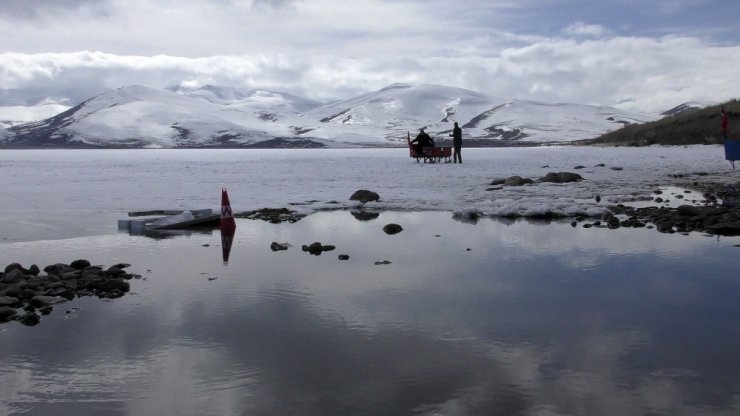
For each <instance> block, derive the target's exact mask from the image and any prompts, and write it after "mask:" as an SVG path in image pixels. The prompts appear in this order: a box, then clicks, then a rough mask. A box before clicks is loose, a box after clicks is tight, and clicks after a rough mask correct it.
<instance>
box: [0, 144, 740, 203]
mask: <svg viewBox="0 0 740 416" xmlns="http://www.w3.org/2000/svg"><path fill="white" fill-rule="evenodd" d="M463 159H464V163H463V164H461V165H460V164H419V163H416V162H414V161H413V160H412V159H410V158H409V157H408V150H407V149H405V148H397V149H322V150H233V149H225V150H204V149H199V150H182V149H181V150H4V151H0V188H2V189H3V190H4V191H5V197H3V198H0V209H2V210H4V211H6V212H14V211H17V212H22V211H26V212H28V211H34V210H39V211H43V210H51V211H58V212H75V211H76V210H87V211H131V210H150V209H190V208H192V207H203V206H206V207H212V208H214V209H219V202H220V191H221V188H222V187H226V188H227V189H228V191H229V196H230V197H231V204H232V208H233V209H234V211H236V212H239V211H247V210H254V209H259V208H264V207H274V208H277V207H288V208H290V209H294V210H298V211H300V212H307V213H310V212H315V211H317V210H324V209H336V208H350V207H357V206H358V205H361V204H359V203H357V202H355V201H349V196H350V195H351V194H352V193H353V192H354V191H356V190H358V189H369V190H372V191H375V192H377V193H379V194H380V197H381V200H380V202H377V203H375V202H370V203H368V204H367V205H366V208H368V209H375V208H377V209H388V210H401V211H409V210H433V211H438V210H441V211H449V212H451V213H452V212H458V213H459V215H463V214H462V213H472V212H475V213H476V215H482V216H488V215H493V216H541V215H543V214H547V213H552V214H555V215H566V216H573V215H576V214H586V215H600V214H601V213H603V212H605V211H606V207H607V206H608V205H610V204H616V203H621V202H627V201H636V200H641V199H650V198H651V197H652V191H654V190H656V189H658V187H660V186H663V185H669V184H673V185H679V186H682V185H685V184H689V183H690V182H691V181H692V180H697V179H699V177H698V176H691V174H692V173H695V172H703V173H705V174H706V175H703V176H701V180H706V181H737V180H738V178H740V177H739V176H738V175H739V174H738V173H737V172H733V171H732V170H731V168H730V166H729V164H727V162H726V161H725V160H724V158H723V153H722V148H721V147H720V146H690V147H649V148H594V147H588V148H584V147H540V148H495V149H494V148H487V149H471V148H463ZM576 166H584V168H582V169H577V170H575V169H574V168H575V167H576ZM563 171H570V172H577V173H579V174H580V175H581V176H583V178H584V180H583V181H581V182H578V183H569V184H553V183H536V184H532V185H525V186H521V187H508V186H503V187H501V186H492V185H490V184H491V182H492V181H493V180H494V179H497V178H507V177H509V176H513V175H519V176H522V177H524V178H533V179H536V178H539V177H542V176H544V175H546V174H547V173H548V172H563ZM675 174H681V175H688V176H687V177H686V178H684V179H677V178H674V177H672V176H671V175H675ZM596 195H599V196H600V197H601V198H600V199H601V201H600V202H597V201H596V199H595V197H596Z"/></svg>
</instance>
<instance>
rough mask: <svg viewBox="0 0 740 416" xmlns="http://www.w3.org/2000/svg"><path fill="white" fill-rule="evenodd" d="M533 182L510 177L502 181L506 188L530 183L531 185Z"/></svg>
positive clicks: (519, 177)
mask: <svg viewBox="0 0 740 416" xmlns="http://www.w3.org/2000/svg"><path fill="white" fill-rule="evenodd" d="M533 182H534V181H533V180H531V179H524V178H522V177H521V176H512V177H510V178H508V179H506V180H505V181H504V185H506V186H523V185H527V184H530V183H533Z"/></svg>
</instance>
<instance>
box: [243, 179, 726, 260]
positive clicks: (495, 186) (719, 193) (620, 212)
mask: <svg viewBox="0 0 740 416" xmlns="http://www.w3.org/2000/svg"><path fill="white" fill-rule="evenodd" d="M698 175H699V176H701V175H700V174H698ZM683 178H685V176H677V177H674V179H683ZM582 180H585V179H584V178H583V177H581V176H580V175H579V174H577V173H572V172H550V173H548V174H547V175H545V176H543V177H542V178H538V179H528V178H522V177H520V176H512V177H509V178H505V179H494V180H493V181H492V182H490V184H489V185H491V186H492V187H490V188H487V189H486V191H496V190H499V189H501V188H502V187H504V186H525V185H536V184H537V183H545V182H550V183H558V184H567V183H571V182H579V181H582ZM683 186H687V187H690V188H693V191H686V192H693V193H695V194H698V195H701V199H692V200H689V199H688V197H686V196H684V195H675V196H674V199H676V200H684V201H686V204H683V205H679V206H676V207H670V206H661V204H663V203H665V202H667V201H666V200H667V199H668V198H669V196H667V195H662V191H660V190H657V189H656V190H655V191H653V193H654V195H653V198H652V199H651V200H650V201H648V202H649V203H652V204H654V205H652V206H647V207H637V208H636V207H631V206H627V205H624V204H617V205H609V206H606V208H607V209H608V210H609V211H610V212H609V213H607V214H605V215H603V216H600V217H587V216H584V215H577V216H575V218H574V219H573V221H572V222H571V225H573V226H574V227H575V226H578V225H579V224H580V225H581V226H582V227H584V228H592V227H596V228H608V229H618V228H650V229H653V228H654V229H656V230H657V231H659V232H661V233H689V232H703V233H707V234H712V235H720V236H736V235H740V182H738V183H736V184H717V183H702V182H699V181H693V182H691V183H688V184H683ZM350 200H352V201H358V202H360V203H361V204H362V205H361V206H362V207H364V206H365V205H366V204H368V203H370V202H378V201H380V195H379V194H378V193H376V192H373V191H369V190H365V189H360V190H358V191H356V192H355V193H354V194H353V195H352V196H351V197H350ZM595 201H596V202H597V203H599V202H601V197H600V196H599V195H596V196H595ZM720 201H721V202H720ZM337 209H342V208H337ZM350 212H351V213H352V215H353V216H355V217H356V218H358V220H360V221H366V220H372V219H375V218H377V217H378V215H379V213H377V212H372V213H367V214H368V215H367V216H365V215H363V214H364V213H365V211H364V210H360V211H357V210H351V211H350ZM235 216H237V217H240V218H249V219H254V220H258V219H259V220H264V221H269V222H271V223H280V222H295V221H298V220H300V219H301V218H303V216H305V215H299V214H298V213H296V212H295V211H291V210H289V209H287V208H264V209H261V210H256V211H250V212H247V213H242V214H236V215H235ZM530 218H532V217H530ZM534 218H537V219H543V220H558V219H559V220H565V219H566V218H567V217H565V216H556V215H554V214H552V213H543V214H542V216H541V217H534ZM273 250H274V249H273ZM314 251H315V250H314Z"/></svg>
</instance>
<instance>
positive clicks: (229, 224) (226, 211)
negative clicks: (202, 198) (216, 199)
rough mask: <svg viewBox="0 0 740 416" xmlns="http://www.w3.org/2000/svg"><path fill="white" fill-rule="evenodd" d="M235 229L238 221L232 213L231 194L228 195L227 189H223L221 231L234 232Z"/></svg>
mask: <svg viewBox="0 0 740 416" xmlns="http://www.w3.org/2000/svg"><path fill="white" fill-rule="evenodd" d="M235 229H236V221H235V220H234V215H233V214H232V212H231V203H230V202H229V194H228V193H226V188H221V231H234V230H235Z"/></svg>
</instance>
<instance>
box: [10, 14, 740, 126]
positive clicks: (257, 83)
mask: <svg viewBox="0 0 740 416" xmlns="http://www.w3.org/2000/svg"><path fill="white" fill-rule="evenodd" d="M739 18H740V2H737V1H734V0H612V1H596V0H467V1H466V0H177V1H175V0H0V88H2V89H29V88H30V89H38V90H40V91H65V90H76V91H82V92H81V94H83V95H84V94H88V93H99V92H102V91H103V90H105V89H110V88H116V87H120V86H124V85H129V84H134V83H141V84H146V85H150V86H155V87H169V86H177V85H181V86H201V85H205V84H215V85H221V86H231V87H250V88H251V87H256V88H266V89H272V90H278V91H285V92H290V93H294V94H298V95H302V96H305V97H308V98H314V99H319V100H332V99H341V98H348V97H350V96H353V95H356V94H360V93H364V92H368V91H371V90H375V89H379V88H382V87H384V86H386V85H388V84H392V83H396V82H406V83H413V84H421V83H432V84H440V85H448V86H455V87H461V88H468V89H473V90H476V91H479V92H483V93H486V94H490V95H494V96H499V97H508V98H519V99H533V100H539V101H546V102H576V103H586V104H604V105H612V106H616V107H619V108H622V109H627V110H639V111H662V110H665V109H667V108H670V107H672V106H674V105H677V104H680V103H682V102H685V101H689V100H697V101H702V102H719V101H724V100H728V99H731V98H739V97H740V23H738V19H739Z"/></svg>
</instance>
